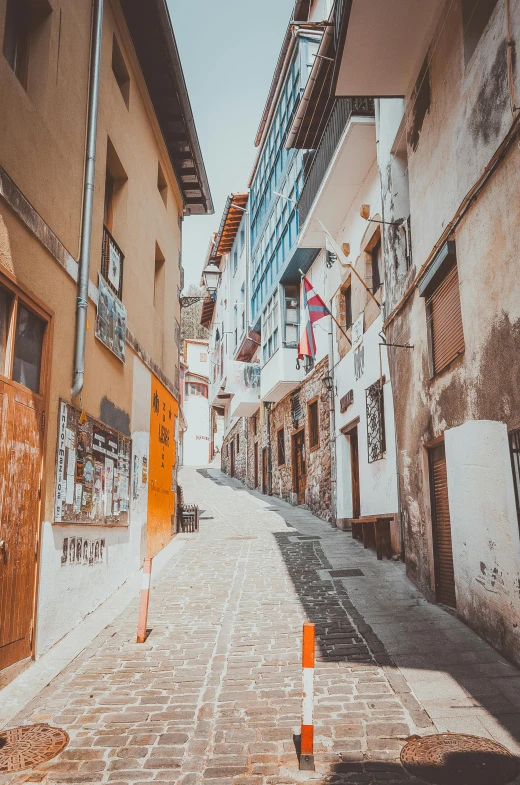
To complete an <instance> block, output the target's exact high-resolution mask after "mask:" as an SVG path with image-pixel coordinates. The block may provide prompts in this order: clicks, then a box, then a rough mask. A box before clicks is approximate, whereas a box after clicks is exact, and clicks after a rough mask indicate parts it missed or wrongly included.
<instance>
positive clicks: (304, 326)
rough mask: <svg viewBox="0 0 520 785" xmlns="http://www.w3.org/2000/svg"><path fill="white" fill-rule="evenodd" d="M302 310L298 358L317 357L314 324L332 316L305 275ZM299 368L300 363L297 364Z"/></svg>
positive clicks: (303, 279)
mask: <svg viewBox="0 0 520 785" xmlns="http://www.w3.org/2000/svg"><path fill="white" fill-rule="evenodd" d="M301 303H302V311H301V327H300V342H299V344H298V360H303V358H304V357H312V358H313V359H314V357H316V341H315V338H314V330H313V324H314V322H317V321H318V320H319V319H323V317H324V316H330V311H329V309H328V308H327V306H326V305H325V303H324V302H323V300H322V299H321V297H320V296H319V294H316V292H315V291H314V289H313V287H312V284H311V282H310V281H309V279H308V278H307V277H306V276H305V275H304V276H303V278H302V296H301ZM296 367H297V368H299V367H300V366H299V363H297V365H296Z"/></svg>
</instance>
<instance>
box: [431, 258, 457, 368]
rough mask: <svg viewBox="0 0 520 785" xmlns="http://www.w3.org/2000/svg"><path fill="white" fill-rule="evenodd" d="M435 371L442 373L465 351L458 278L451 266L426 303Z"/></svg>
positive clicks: (455, 268) (454, 268)
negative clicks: (429, 320)
mask: <svg viewBox="0 0 520 785" xmlns="http://www.w3.org/2000/svg"><path fill="white" fill-rule="evenodd" d="M428 305H429V315H430V319H431V328H430V329H431V339H432V348H433V367H434V372H435V373H438V372H439V371H442V369H443V368H445V367H446V366H447V365H448V364H449V363H450V362H451V361H452V360H454V359H455V357H457V356H458V355H459V354H461V353H462V352H463V351H464V333H463V331H462V314H461V310H460V294H459V275H458V271H457V267H456V266H454V267H453V268H452V269H451V270H450V272H449V273H448V275H447V276H446V278H444V280H443V281H442V283H441V284H440V286H439V287H438V288H437V289H436V290H435V292H434V293H433V294H432V296H431V297H430V299H429V301H428Z"/></svg>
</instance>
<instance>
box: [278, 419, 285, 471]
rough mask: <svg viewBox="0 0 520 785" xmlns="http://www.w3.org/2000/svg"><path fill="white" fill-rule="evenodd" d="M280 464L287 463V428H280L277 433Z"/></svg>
mask: <svg viewBox="0 0 520 785" xmlns="http://www.w3.org/2000/svg"><path fill="white" fill-rule="evenodd" d="M277 445H278V466H283V465H284V464H285V428H280V430H279V431H278V433H277Z"/></svg>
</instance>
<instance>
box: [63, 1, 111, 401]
mask: <svg viewBox="0 0 520 785" xmlns="http://www.w3.org/2000/svg"><path fill="white" fill-rule="evenodd" d="M103 2H104V0H94V11H93V15H92V44H91V55H90V82H89V96H88V117H87V146H86V154H85V180H84V185H83V210H82V216H81V243H80V254H79V266H78V299H77V304H76V334H75V342H74V376H73V380H72V390H71V397H72V398H76V397H77V396H78V395H79V394H80V393H81V391H82V390H83V383H84V378H85V339H86V332H87V307H88V284H89V270H90V242H91V236H92V206H93V202H94V169H95V162H96V132H97V118H98V104H99V74H100V62H101V37H102V32H103Z"/></svg>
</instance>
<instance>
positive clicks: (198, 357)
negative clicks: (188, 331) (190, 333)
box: [184, 339, 209, 376]
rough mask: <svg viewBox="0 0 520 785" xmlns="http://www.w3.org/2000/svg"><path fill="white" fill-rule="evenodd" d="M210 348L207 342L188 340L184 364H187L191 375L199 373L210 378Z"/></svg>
mask: <svg viewBox="0 0 520 785" xmlns="http://www.w3.org/2000/svg"><path fill="white" fill-rule="evenodd" d="M208 346H209V344H208V342H207V341H191V340H189V339H187V340H186V342H185V354H186V356H185V358H184V362H185V363H187V365H188V367H189V370H190V371H191V373H197V374H198V375H199V376H208V374H209V361H208Z"/></svg>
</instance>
